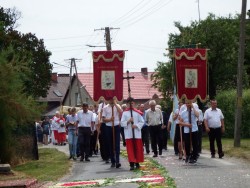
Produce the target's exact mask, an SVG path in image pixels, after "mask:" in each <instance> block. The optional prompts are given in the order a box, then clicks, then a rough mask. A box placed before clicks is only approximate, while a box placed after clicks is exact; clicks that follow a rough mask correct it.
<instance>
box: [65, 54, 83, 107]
mask: <svg viewBox="0 0 250 188" xmlns="http://www.w3.org/2000/svg"><path fill="white" fill-rule="evenodd" d="M67 60H70V75H69V77H70V83H69V106H71V93H72V85H71V84H72V83H71V82H72V69H73V67H74V68H75V74H76V80H77V88H78V94H79V96H80V101H81V104H82V103H83V100H82V95H81V90H80V81H79V79H78V74H77V68H76V61H80V60H81V59H75V58H71V59H67Z"/></svg>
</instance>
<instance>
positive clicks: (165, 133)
mask: <svg viewBox="0 0 250 188" xmlns="http://www.w3.org/2000/svg"><path fill="white" fill-rule="evenodd" d="M161 133H162V148H163V149H165V150H167V149H168V131H167V128H164V129H161Z"/></svg>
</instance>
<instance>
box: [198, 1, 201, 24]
mask: <svg viewBox="0 0 250 188" xmlns="http://www.w3.org/2000/svg"><path fill="white" fill-rule="evenodd" d="M198 15H199V22H200V21H201V14H200V0H198Z"/></svg>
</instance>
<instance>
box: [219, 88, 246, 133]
mask: <svg viewBox="0 0 250 188" xmlns="http://www.w3.org/2000/svg"><path fill="white" fill-rule="evenodd" d="M216 99H217V101H218V108H220V109H221V110H222V112H223V114H224V116H225V134H224V136H225V137H229V138H233V137H234V126H235V125H234V124H235V107H236V91H235V90H228V91H222V92H218V94H217V96H216ZM249 115H250V90H249V89H248V90H244V91H243V103H242V125H241V137H242V138H249V137H250V121H249Z"/></svg>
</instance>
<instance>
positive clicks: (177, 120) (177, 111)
mask: <svg viewBox="0 0 250 188" xmlns="http://www.w3.org/2000/svg"><path fill="white" fill-rule="evenodd" d="M174 115H177V118H176V120H175V123H176V124H179V116H180V110H179V109H178V108H177V109H176V110H175V112H174Z"/></svg>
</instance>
